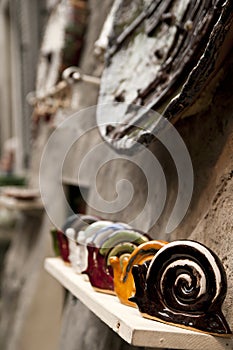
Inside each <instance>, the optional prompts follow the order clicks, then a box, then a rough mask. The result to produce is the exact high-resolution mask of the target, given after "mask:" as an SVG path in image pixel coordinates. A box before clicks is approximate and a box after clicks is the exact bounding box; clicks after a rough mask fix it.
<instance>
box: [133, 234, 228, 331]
mask: <svg viewBox="0 0 233 350" xmlns="http://www.w3.org/2000/svg"><path fill="white" fill-rule="evenodd" d="M132 273H133V276H134V280H135V285H136V294H135V296H134V297H132V298H131V301H134V302H136V304H137V305H138V307H139V310H140V312H141V313H142V315H143V316H145V317H147V318H152V319H157V320H159V321H162V322H165V323H169V324H173V325H177V326H181V327H184V328H191V329H193V330H199V331H202V332H205V333H210V334H215V335H229V334H231V330H230V328H229V326H228V324H227V321H226V320H225V318H224V316H223V314H222V311H221V307H222V304H223V301H224V299H225V296H226V292H227V279H226V273H225V271H224V268H223V265H222V263H221V261H220V259H219V258H218V257H217V255H216V254H215V253H214V252H212V251H211V250H210V249H209V248H207V247H205V246H204V245H202V244H200V243H198V242H195V241H188V240H187V241H186V240H183V241H174V242H172V243H169V244H167V245H165V246H164V247H163V248H161V249H160V250H159V251H158V252H157V253H156V255H155V256H154V258H153V259H152V261H151V263H150V265H149V267H148V266H146V265H140V266H137V265H135V266H134V267H133V271H132Z"/></svg>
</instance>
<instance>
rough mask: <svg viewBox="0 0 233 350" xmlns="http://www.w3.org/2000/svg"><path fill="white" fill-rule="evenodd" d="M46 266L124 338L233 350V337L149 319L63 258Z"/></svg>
mask: <svg viewBox="0 0 233 350" xmlns="http://www.w3.org/2000/svg"><path fill="white" fill-rule="evenodd" d="M44 266H45V269H46V270H47V271H48V272H49V273H50V274H51V275H52V276H53V277H54V278H55V279H56V280H57V281H59V282H60V283H61V284H62V285H63V286H64V287H65V288H66V289H67V290H69V291H70V292H71V293H72V294H73V295H74V296H75V297H77V298H78V299H79V300H80V301H81V302H82V303H83V304H84V305H86V306H87V307H88V308H89V309H90V310H91V311H92V312H93V313H95V314H96V316H98V317H99V318H100V319H101V320H102V321H103V322H105V323H106V324H107V325H108V326H109V327H110V328H112V329H113V330H114V331H115V332H116V333H117V334H118V335H119V336H120V337H122V338H123V339H124V340H125V341H127V342H128V343H130V344H132V345H135V346H147V347H159V348H172V349H187V350H194V349H195V350H197V349H205V350H213V349H214V350H221V349H228V350H230V349H233V339H232V338H223V337H216V336H212V335H209V334H204V333H200V332H195V331H191V330H187V329H182V328H179V327H175V326H170V325H166V324H163V323H160V322H157V321H153V320H149V319H145V318H143V317H142V316H141V314H140V313H139V311H138V310H137V309H136V308H135V309H134V308H132V307H129V306H126V305H123V304H121V303H120V302H119V300H118V298H117V297H116V296H112V295H107V294H104V293H99V292H96V291H95V290H94V289H93V288H92V286H91V284H90V283H89V282H88V281H87V280H86V278H87V277H86V276H84V275H78V274H76V273H75V272H74V270H73V269H72V267H70V266H68V265H65V264H64V262H63V261H62V260H61V259H60V258H46V259H45V264H44Z"/></svg>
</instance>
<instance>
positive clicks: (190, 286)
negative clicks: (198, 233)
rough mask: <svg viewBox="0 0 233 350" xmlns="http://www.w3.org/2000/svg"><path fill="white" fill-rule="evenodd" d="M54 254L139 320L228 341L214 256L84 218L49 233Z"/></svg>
mask: <svg viewBox="0 0 233 350" xmlns="http://www.w3.org/2000/svg"><path fill="white" fill-rule="evenodd" d="M51 233H52V236H53V243H54V250H55V252H56V254H57V255H60V256H61V257H62V259H63V260H64V261H65V262H66V263H70V264H71V265H72V267H73V269H74V270H75V272H77V273H84V274H86V275H88V277H89V281H90V283H91V284H92V286H93V287H94V288H95V290H97V291H101V292H105V293H110V294H116V295H117V297H118V298H119V300H120V301H121V302H122V303H123V304H126V305H130V306H133V307H136V306H137V307H138V309H139V311H140V312H141V314H142V315H143V316H144V317H147V318H151V319H155V320H158V321H162V322H164V323H168V324H172V325H176V326H180V327H183V328H189V329H193V330H198V331H201V332H205V333H209V334H214V335H220V336H221V335H222V336H230V335H231V334H232V333H231V330H230V328H229V325H228V323H227V321H226V319H225V317H224V316H223V314H222V311H221V308H222V304H223V301H224V299H225V296H226V292H227V279H226V273H225V270H224V268H223V265H222V263H221V261H220V259H219V258H218V256H217V255H216V254H215V253H214V252H212V251H211V250H210V249H209V248H207V247H206V246H204V245H202V244H200V243H198V242H195V241H190V240H182V241H174V242H171V243H167V242H164V241H158V240H152V239H151V238H150V237H149V236H148V235H147V234H145V233H143V232H140V231H138V230H134V229H132V228H131V227H130V226H129V225H127V224H124V223H120V222H115V223H113V222H110V221H103V220H99V219H98V218H96V217H92V216H88V215H75V216H72V217H70V218H68V219H67V221H66V223H65V225H64V226H63V228H62V231H59V230H56V229H54V230H52V231H51Z"/></svg>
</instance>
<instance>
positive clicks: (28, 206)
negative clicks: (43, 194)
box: [0, 195, 44, 211]
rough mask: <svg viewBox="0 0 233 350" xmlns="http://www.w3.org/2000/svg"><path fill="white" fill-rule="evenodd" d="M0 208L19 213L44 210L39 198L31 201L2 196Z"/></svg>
mask: <svg viewBox="0 0 233 350" xmlns="http://www.w3.org/2000/svg"><path fill="white" fill-rule="evenodd" d="M0 207H3V208H7V209H10V210H21V211H30V210H42V209H43V208H44V206H43V203H42V201H41V199H39V198H38V199H32V200H31V199H30V200H28V199H27V200H20V199H16V198H11V197H7V196H4V195H2V196H0Z"/></svg>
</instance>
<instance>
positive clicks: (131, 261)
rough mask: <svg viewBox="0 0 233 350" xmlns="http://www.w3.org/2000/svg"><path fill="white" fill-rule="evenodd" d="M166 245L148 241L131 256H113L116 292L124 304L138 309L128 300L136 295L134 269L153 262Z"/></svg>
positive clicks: (111, 258) (112, 263) (162, 242)
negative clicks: (136, 266) (147, 262)
mask: <svg viewBox="0 0 233 350" xmlns="http://www.w3.org/2000/svg"><path fill="white" fill-rule="evenodd" d="M165 244H167V242H164V241H157V240H153V241H148V242H146V243H142V244H140V245H139V246H138V247H137V248H136V249H135V250H134V251H133V253H131V254H123V255H121V256H120V257H117V256H111V257H110V258H109V262H110V264H111V266H112V268H113V274H114V290H115V293H116V295H117V296H118V298H119V300H120V301H121V303H122V304H126V305H130V306H134V307H136V304H135V303H133V302H132V301H129V300H128V298H129V297H131V296H132V295H134V294H135V284H134V278H133V275H132V267H133V266H134V265H141V264H143V263H144V262H146V261H149V260H151V259H152V258H153V257H154V255H155V254H156V253H157V251H158V250H159V249H160V248H162V247H163V246H164V245H165Z"/></svg>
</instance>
